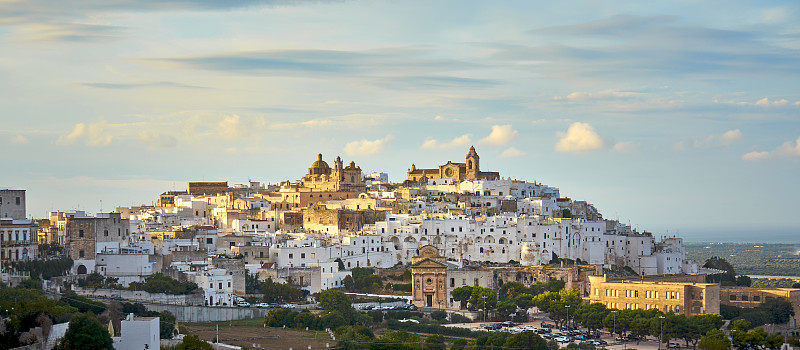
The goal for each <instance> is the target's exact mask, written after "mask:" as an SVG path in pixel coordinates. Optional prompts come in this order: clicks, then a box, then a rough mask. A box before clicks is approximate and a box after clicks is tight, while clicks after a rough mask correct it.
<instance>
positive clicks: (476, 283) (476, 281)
mask: <svg viewBox="0 0 800 350" xmlns="http://www.w3.org/2000/svg"><path fill="white" fill-rule="evenodd" d="M474 285H475V286H477V285H478V279H477V278H476V279H475V284H474Z"/></svg>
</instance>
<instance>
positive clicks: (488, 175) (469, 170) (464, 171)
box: [408, 146, 500, 182]
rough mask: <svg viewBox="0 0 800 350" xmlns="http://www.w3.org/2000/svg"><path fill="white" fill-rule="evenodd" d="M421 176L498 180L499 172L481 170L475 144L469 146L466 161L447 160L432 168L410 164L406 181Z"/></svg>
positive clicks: (416, 179)
mask: <svg viewBox="0 0 800 350" xmlns="http://www.w3.org/2000/svg"><path fill="white" fill-rule="evenodd" d="M422 178H426V179H455V180H456V181H458V182H461V181H466V180H498V179H500V173H498V172H495V171H481V157H480V156H478V152H475V146H472V147H470V148H469V152H468V153H467V157H466V161H465V162H464V163H455V162H452V161H448V162H447V164H443V165H440V166H439V167H438V168H433V169H417V166H416V165H414V164H411V169H409V170H408V181H412V182H416V181H420V180H421V179H422Z"/></svg>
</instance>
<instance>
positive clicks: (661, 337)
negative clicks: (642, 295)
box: [658, 316, 664, 350]
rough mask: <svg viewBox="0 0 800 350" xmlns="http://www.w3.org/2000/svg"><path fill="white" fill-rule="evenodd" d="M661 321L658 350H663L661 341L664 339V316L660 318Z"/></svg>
mask: <svg viewBox="0 0 800 350" xmlns="http://www.w3.org/2000/svg"><path fill="white" fill-rule="evenodd" d="M658 318H660V319H661V336H660V337H658V350H661V339H664V316H658Z"/></svg>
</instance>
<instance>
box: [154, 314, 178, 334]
mask: <svg viewBox="0 0 800 350" xmlns="http://www.w3.org/2000/svg"><path fill="white" fill-rule="evenodd" d="M158 318H159V320H158V321H159V322H158V333H159V335H160V336H161V339H172V335H173V334H172V332H173V331H174V330H175V315H173V314H172V313H171V312H169V311H162V312H160V313H159V314H158Z"/></svg>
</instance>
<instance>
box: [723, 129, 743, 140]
mask: <svg viewBox="0 0 800 350" xmlns="http://www.w3.org/2000/svg"><path fill="white" fill-rule="evenodd" d="M741 139H742V132H741V131H739V129H736V130H729V131H726V132H725V133H724V134H722V136H720V140H721V141H722V143H723V144H730V143H733V142H736V141H739V140H741Z"/></svg>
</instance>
